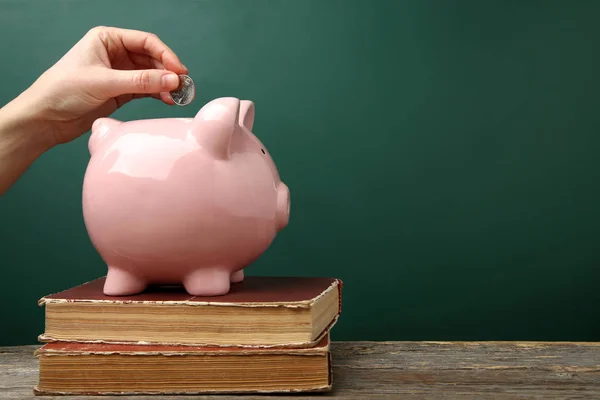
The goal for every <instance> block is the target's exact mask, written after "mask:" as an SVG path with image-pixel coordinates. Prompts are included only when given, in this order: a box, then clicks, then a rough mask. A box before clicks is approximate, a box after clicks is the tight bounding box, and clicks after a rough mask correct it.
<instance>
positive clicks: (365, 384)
mask: <svg viewBox="0 0 600 400" xmlns="http://www.w3.org/2000/svg"><path fill="white" fill-rule="evenodd" d="M36 347H37V346H24V347H0V400H5V399H31V398H34V396H33V392H32V388H33V386H34V385H35V384H36V382H37V360H36V359H35V358H34V357H33V352H34V350H35V349H36ZM332 353H333V354H332V361H333V364H334V390H333V392H331V393H328V394H325V395H323V394H319V395H310V396H303V395H293V396H289V395H288V396H285V397H286V398H322V397H335V398H356V399H365V400H368V399H373V398H401V399H473V400H479V399H490V398H493V399H499V400H503V399H545V400H547V399H600V344H596V343H537V342H536V343H529V342H527V343H522V342H515V343H511V342H509V343H497V342H334V343H333V344H332ZM35 398H36V399H38V400H44V399H52V398H55V399H61V400H64V399H65V398H71V397H64V396H63V397H49V396H43V397H35ZM73 398H77V399H81V398H84V397H81V396H75V397H73ZM88 398H90V399H98V398H99V397H88ZM104 398H106V397H104ZM111 398H112V397H111ZM158 398H159V397H157V396H136V397H133V396H119V397H114V399H118V400H126V399H133V400H138V399H149V400H153V399H158ZM160 398H161V399H190V398H194V399H198V398H200V399H209V398H211V399H219V400H226V399H233V398H240V399H272V398H279V396H273V395H269V396H223V395H220V396H187V397H186V396H181V397H160Z"/></svg>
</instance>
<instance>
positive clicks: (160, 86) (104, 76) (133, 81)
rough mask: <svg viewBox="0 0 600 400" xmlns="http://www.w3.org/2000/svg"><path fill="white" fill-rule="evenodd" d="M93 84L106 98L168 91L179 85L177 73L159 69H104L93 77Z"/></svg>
mask: <svg viewBox="0 0 600 400" xmlns="http://www.w3.org/2000/svg"><path fill="white" fill-rule="evenodd" d="M94 80H95V82H94V86H96V89H97V90H98V91H99V92H100V93H103V94H104V96H106V97H107V98H110V97H117V96H121V95H124V94H152V93H156V94H158V93H160V92H170V91H172V90H175V89H176V88H177V87H178V86H179V77H178V76H177V74H175V73H173V72H170V71H167V70H160V69H142V70H111V69H109V70H104V71H103V72H101V73H99V74H97V76H95V77H94Z"/></svg>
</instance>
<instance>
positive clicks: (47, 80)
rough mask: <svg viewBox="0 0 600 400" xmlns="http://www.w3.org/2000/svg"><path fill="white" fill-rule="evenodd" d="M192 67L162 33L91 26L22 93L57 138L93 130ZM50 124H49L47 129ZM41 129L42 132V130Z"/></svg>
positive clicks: (159, 94) (163, 90)
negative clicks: (97, 123)
mask: <svg viewBox="0 0 600 400" xmlns="http://www.w3.org/2000/svg"><path fill="white" fill-rule="evenodd" d="M187 72H188V71H187V68H186V67H185V66H184V65H183V64H182V63H181V61H180V60H179V58H178V57H177V55H175V53H174V52H173V51H172V50H171V49H170V48H169V47H167V45H165V44H164V43H163V42H162V41H161V40H160V39H159V38H158V37H157V36H156V35H154V34H151V33H147V32H141V31H136V30H129V29H119V28H111V27H96V28H93V29H91V30H90V31H89V32H88V33H87V34H86V35H85V36H84V37H83V38H82V39H81V40H80V41H79V42H78V43H77V44H75V46H73V48H71V49H70V50H69V52H68V53H66V54H65V55H64V56H63V57H62V58H61V59H60V60H59V61H58V62H57V63H56V64H54V65H53V66H52V67H51V68H50V69H48V70H47V71H46V72H44V73H43V74H42V75H41V76H40V77H39V79H38V80H37V81H36V82H35V83H34V84H33V85H32V86H31V87H30V88H28V89H27V90H26V91H25V92H24V93H23V94H22V95H21V96H20V98H19V99H18V100H19V101H20V102H22V104H23V105H26V107H27V109H28V110H29V111H30V112H33V118H35V119H36V120H37V121H40V122H41V123H42V124H44V126H45V127H46V128H48V129H47V132H46V133H47V134H50V135H51V136H52V137H51V142H52V143H53V144H59V143H65V142H69V141H71V140H73V139H75V138H77V137H78V136H80V135H81V134H83V133H85V132H87V131H88V130H89V129H90V128H91V125H92V123H93V122H94V120H96V119H97V118H99V117H106V116H108V115H110V114H111V113H113V112H114V111H116V110H117V109H118V108H119V107H121V106H122V105H123V104H125V103H127V102H129V101H130V100H132V99H136V98H141V97H148V96H150V97H154V98H156V99H160V100H162V101H163V102H164V103H166V104H169V105H172V104H173V101H172V100H171V98H170V97H169V95H168V92H169V91H171V90H174V89H176V88H177V87H178V85H179V78H178V76H177V75H178V74H187ZM45 130H46V129H45ZM40 133H41V132H40Z"/></svg>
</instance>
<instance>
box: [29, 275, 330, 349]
mask: <svg viewBox="0 0 600 400" xmlns="http://www.w3.org/2000/svg"><path fill="white" fill-rule="evenodd" d="M104 279H105V277H101V278H98V279H95V280H93V281H90V282H86V283H84V284H82V285H78V286H75V287H72V288H69V289H67V290H65V291H62V292H59V293H55V294H51V295H47V296H45V297H43V298H41V299H40V300H39V303H38V304H39V305H40V306H44V307H45V320H46V321H45V329H44V332H43V333H42V334H41V335H40V336H39V337H38V338H39V341H40V342H45V343H51V342H56V341H67V342H81V343H113V344H132V343H136V344H162V345H188V346H225V347H231V346H240V347H281V346H288V347H312V346H315V345H316V344H317V343H319V342H320V340H321V339H323V337H325V336H326V335H327V334H328V332H329V330H330V329H331V327H332V326H333V325H334V324H335V323H336V322H337V320H338V318H339V315H340V313H341V304H342V302H341V295H342V293H341V291H342V282H341V280H339V279H335V278H323V277H259V276H248V277H245V278H244V280H243V281H242V282H239V283H234V284H232V285H231V290H230V292H229V293H227V294H225V295H222V296H215V297H195V296H191V295H189V294H187V293H186V292H185V290H183V288H182V287H180V286H155V287H149V288H148V289H147V290H146V291H145V292H143V293H140V294H136V295H131V296H118V297H117V296H107V295H104V293H103V291H102V288H103V285H104Z"/></svg>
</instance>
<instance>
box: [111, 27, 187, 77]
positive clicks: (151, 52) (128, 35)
mask: <svg viewBox="0 0 600 400" xmlns="http://www.w3.org/2000/svg"><path fill="white" fill-rule="evenodd" d="M110 33H111V34H114V35H115V36H116V37H117V38H118V39H119V40H120V41H121V43H123V46H124V47H125V49H127V50H128V51H130V52H132V53H138V54H146V55H148V56H150V57H152V58H153V59H155V60H157V61H160V62H161V63H162V64H163V65H164V67H165V68H166V69H168V70H170V71H173V72H175V73H178V74H187V73H188V71H187V68H186V67H185V66H184V65H183V64H182V63H181V61H180V60H179V57H177V55H176V54H175V52H174V51H173V50H171V49H170V48H169V46H167V45H166V44H165V43H164V42H163V41H162V40H161V39H159V37H158V36H157V35H155V34H152V33H148V32H143V31H138V30H132V29H120V28H111V30H110Z"/></svg>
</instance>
